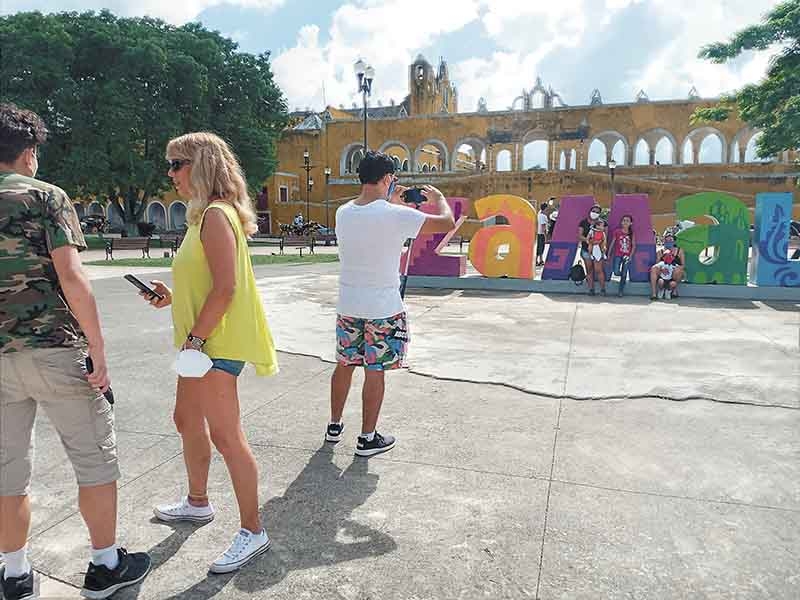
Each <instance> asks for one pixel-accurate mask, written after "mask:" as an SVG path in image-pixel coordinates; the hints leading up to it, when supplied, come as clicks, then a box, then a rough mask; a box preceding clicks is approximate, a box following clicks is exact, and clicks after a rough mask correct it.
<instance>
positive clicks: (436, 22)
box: [0, 0, 778, 112]
mask: <svg viewBox="0 0 800 600" xmlns="http://www.w3.org/2000/svg"><path fill="white" fill-rule="evenodd" d="M777 3H778V2H777V0H775V1H769V0H702V1H699V0H554V1H549V0H548V1H544V0H527V1H523V0H435V1H434V0H350V1H334V0H178V1H172V2H169V1H167V2H164V1H163V0H136V1H134V0H84V1H75V0H2V1H1V2H0V14H8V13H14V12H17V11H21V10H40V11H42V12H59V11H65V10H99V9H101V8H108V9H109V10H111V11H112V12H113V13H115V14H118V15H123V16H142V15H148V16H152V17H158V18H161V19H164V20H165V21H168V22H170V23H173V24H176V25H178V24H183V23H186V22H189V21H199V22H201V23H202V24H203V25H204V26H205V27H207V28H209V29H214V30H218V31H220V32H222V33H223V34H224V35H226V36H228V37H230V38H232V39H234V40H235V41H237V42H238V43H239V45H240V48H241V49H242V50H244V51H247V52H253V53H260V52H270V53H271V57H272V64H273V70H274V72H275V77H276V80H277V82H278V84H279V85H280V87H281V88H282V90H283V92H284V94H285V96H286V100H287V104H288V106H289V108H290V110H294V109H295V108H300V109H305V108H312V109H315V110H321V109H322V108H324V106H325V105H326V104H327V105H332V106H339V105H344V106H346V107H350V106H351V105H352V103H353V102H356V101H357V100H358V95H357V90H356V79H355V75H354V74H353V67H352V65H353V63H354V62H355V61H356V60H357V59H358V58H364V60H366V61H367V62H368V63H370V64H371V65H372V66H373V67H374V68H375V70H376V76H375V82H374V84H373V95H372V103H373V104H377V103H378V102H381V103H382V104H384V105H387V104H389V103H390V101H392V100H394V101H395V102H398V103H399V102H401V101H402V100H403V98H404V97H405V96H406V94H407V93H408V65H410V64H411V63H412V62H413V61H414V60H415V58H416V56H417V55H418V54H422V55H424V56H425V57H426V58H427V59H428V60H429V61H430V62H431V63H433V64H436V63H437V62H438V60H439V58H440V57H444V58H445V59H446V60H447V61H448V64H449V66H450V76H451V79H452V80H453V81H454V82H455V84H456V85H457V87H458V94H459V111H460V112H472V111H474V110H476V108H477V104H478V100H479V98H485V99H486V101H487V104H488V108H489V110H506V109H508V108H509V107H510V106H511V103H512V102H513V100H514V98H516V97H518V96H520V95H521V93H522V91H523V89H526V90H530V89H531V88H532V87H533V86H534V84H535V81H536V77H537V76H540V77H541V78H542V81H543V82H544V84H545V85H546V86H552V87H553V89H554V90H556V91H557V92H559V93H560V94H561V97H562V98H563V100H564V102H566V104H568V105H582V104H588V103H589V99H590V97H591V94H592V90H594V89H595V88H597V89H599V90H600V92H601V94H602V98H603V101H604V102H606V103H610V102H631V101H633V100H634V99H635V97H636V94H637V93H638V92H639V90H644V91H645V93H646V94H647V95H648V97H649V98H650V99H651V100H666V99H677V98H686V97H687V96H688V95H689V90H690V89H691V88H692V87H693V86H694V87H695V88H696V89H697V91H698V92H699V94H700V95H701V96H702V97H704V98H712V97H716V96H718V95H720V94H722V93H725V92H730V91H733V90H735V89H737V88H739V87H741V86H742V85H744V84H747V83H752V82H757V81H758V80H759V79H760V78H761V77H763V75H764V72H765V69H766V67H767V64H768V60H769V55H770V53H769V52H761V53H747V54H745V55H742V56H741V57H739V58H738V59H736V60H735V61H733V62H731V63H728V64H725V65H715V64H712V63H710V62H708V61H704V60H700V59H698V58H697V53H698V51H699V49H700V48H701V47H702V46H703V45H705V44H708V43H711V42H716V41H725V40H727V39H729V38H730V36H731V35H732V34H733V33H735V32H736V31H738V30H739V29H741V28H743V27H746V26H748V25H751V24H754V23H756V22H758V21H759V20H760V19H761V17H762V16H763V15H764V14H765V13H766V12H768V11H769V10H770V9H771V8H772V7H773V6H775V5H776V4H777Z"/></svg>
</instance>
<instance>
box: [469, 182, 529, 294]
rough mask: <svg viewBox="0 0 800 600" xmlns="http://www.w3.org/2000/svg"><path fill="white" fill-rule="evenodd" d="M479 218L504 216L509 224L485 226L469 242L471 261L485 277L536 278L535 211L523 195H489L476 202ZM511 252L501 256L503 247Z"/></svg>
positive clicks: (483, 219) (482, 219)
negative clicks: (521, 196) (534, 247)
mask: <svg viewBox="0 0 800 600" xmlns="http://www.w3.org/2000/svg"><path fill="white" fill-rule="evenodd" d="M475 212H476V213H477V215H478V219H479V220H481V221H485V220H486V219H488V218H490V217H497V216H502V217H503V218H504V219H506V220H507V221H508V225H492V226H490V227H483V228H482V229H479V230H478V232H477V233H476V234H475V235H474V236H473V237H472V240H470V243H469V261H470V262H471V263H472V266H473V267H475V269H476V270H477V271H478V272H479V273H480V274H481V275H484V276H485V277H517V278H521V279H532V278H533V241H534V233H535V232H536V210H535V209H534V208H533V207H532V206H531V205H530V204H529V203H528V202H527V201H526V200H524V199H523V198H520V197H518V196H511V195H508V194H497V195H494V196H487V197H486V198H481V199H480V200H478V201H476V202H475ZM504 245H507V246H508V248H509V253H508V254H507V255H505V256H500V253H499V251H500V247H501V246H504Z"/></svg>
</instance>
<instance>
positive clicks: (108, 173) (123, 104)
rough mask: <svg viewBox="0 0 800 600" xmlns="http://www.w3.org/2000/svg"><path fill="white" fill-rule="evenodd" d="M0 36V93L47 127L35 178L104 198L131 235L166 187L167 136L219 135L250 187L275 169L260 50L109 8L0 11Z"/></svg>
mask: <svg viewBox="0 0 800 600" xmlns="http://www.w3.org/2000/svg"><path fill="white" fill-rule="evenodd" d="M0 39H2V40H3V47H2V55H3V60H2V64H0V81H2V82H3V83H2V88H0V100H2V101H11V102H14V103H16V104H18V105H20V106H24V107H25V108H30V109H32V110H34V111H36V112H38V113H39V114H40V115H41V116H42V117H43V118H44V119H45V120H46V122H47V124H48V127H49V128H50V130H51V138H50V141H49V142H48V143H47V144H46V146H45V148H44V149H43V152H42V162H41V170H42V174H43V176H45V177H46V178H47V179H49V180H51V181H53V182H54V183H57V184H58V185H60V186H62V187H64V188H65V189H66V190H67V191H68V192H69V193H71V194H73V195H78V196H84V197H90V196H96V197H99V198H103V199H106V200H107V201H109V202H110V203H111V206H112V207H113V210H115V211H116V212H117V214H118V215H119V216H120V217H121V218H122V219H123V221H124V222H125V223H126V226H127V229H128V231H129V232H131V233H134V232H135V230H136V223H137V222H139V221H141V220H142V218H143V215H144V211H145V208H146V202H147V199H148V198H150V197H151V196H155V195H159V194H162V193H164V192H165V191H167V190H168V189H170V182H169V179H168V177H167V176H166V171H167V169H166V163H165V160H164V150H165V147H166V144H167V142H168V141H169V139H170V138H172V137H174V136H176V135H179V134H181V133H185V132H188V131H199V130H207V131H214V132H215V133H217V134H219V135H221V136H222V137H223V138H225V139H226V140H228V141H229V142H230V143H231V145H232V147H233V148H234V150H235V151H236V152H237V154H238V156H239V159H240V161H241V163H242V167H243V168H244V170H245V173H246V174H247V179H248V184H249V186H250V187H251V189H254V190H255V189H259V188H260V187H261V182H262V181H263V180H264V178H266V177H268V176H269V175H271V174H272V172H273V171H274V169H275V167H276V165H277V161H276V142H277V138H278V136H279V135H280V131H281V130H282V129H283V127H284V126H285V123H286V120H287V112H286V104H285V101H284V99H283V96H282V94H281V91H280V90H279V88H278V87H277V86H276V84H275V82H274V81H273V77H272V71H271V69H270V63H269V53H265V54H261V55H258V56H254V55H251V54H246V53H241V52H238V51H237V44H236V43H234V42H233V41H231V40H229V39H226V38H224V37H222V36H221V35H220V34H219V33H217V32H211V31H208V30H206V29H204V28H203V27H202V26H201V25H199V24H197V23H190V24H187V25H184V26H182V27H174V26H171V25H168V24H166V23H164V22H162V21H159V20H156V19H151V18H131V19H128V18H118V17H116V16H114V15H112V14H111V13H110V12H108V11H103V12H100V13H99V14H96V13H93V12H86V13H81V14H79V13H74V12H72V13H60V14H52V15H42V14H41V13H38V12H32V13H18V14H15V15H11V16H7V17H2V18H0Z"/></svg>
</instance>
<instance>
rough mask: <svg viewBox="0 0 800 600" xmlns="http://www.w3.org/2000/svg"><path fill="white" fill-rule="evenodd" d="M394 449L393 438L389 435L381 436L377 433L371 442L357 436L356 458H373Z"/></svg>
mask: <svg viewBox="0 0 800 600" xmlns="http://www.w3.org/2000/svg"><path fill="white" fill-rule="evenodd" d="M392 448H394V437H393V436H391V435H386V436H384V435H381V434H380V433H378V432H377V431H376V432H375V436H374V437H373V438H372V441H371V442H368V441H367V438H365V437H361V436H358V444H356V456H375V455H376V454H380V453H382V452H388V451H389V450H391V449H392Z"/></svg>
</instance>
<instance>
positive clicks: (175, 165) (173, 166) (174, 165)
mask: <svg viewBox="0 0 800 600" xmlns="http://www.w3.org/2000/svg"><path fill="white" fill-rule="evenodd" d="M190 162H192V161H190V160H185V159H181V158H175V159H173V160H168V161H167V164H169V170H170V171H173V172H174V171H180V170H181V168H183V165H188V164H189V163H190Z"/></svg>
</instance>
